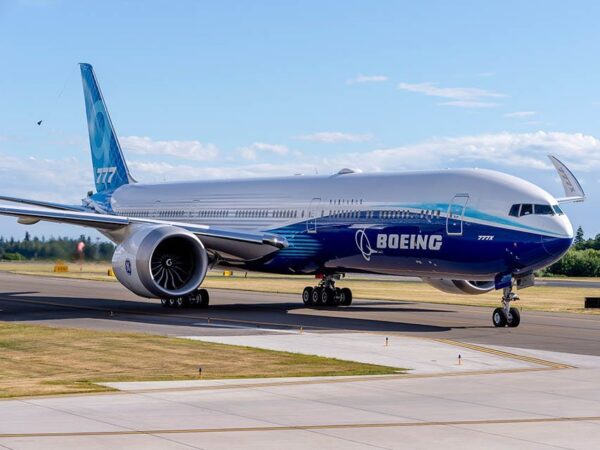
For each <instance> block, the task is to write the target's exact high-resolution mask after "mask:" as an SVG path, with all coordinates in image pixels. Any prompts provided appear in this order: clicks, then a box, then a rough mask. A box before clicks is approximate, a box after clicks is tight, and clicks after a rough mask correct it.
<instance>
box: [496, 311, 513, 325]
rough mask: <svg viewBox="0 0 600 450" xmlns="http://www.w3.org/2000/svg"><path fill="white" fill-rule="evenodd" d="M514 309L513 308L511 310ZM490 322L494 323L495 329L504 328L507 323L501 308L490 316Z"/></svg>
mask: <svg viewBox="0 0 600 450" xmlns="http://www.w3.org/2000/svg"><path fill="white" fill-rule="evenodd" d="M511 309H514V308H511ZM492 321H493V322H494V326H495V327H505V326H506V324H507V323H508V320H507V319H506V314H504V310H503V309H502V308H496V309H495V310H494V313H493V314H492Z"/></svg>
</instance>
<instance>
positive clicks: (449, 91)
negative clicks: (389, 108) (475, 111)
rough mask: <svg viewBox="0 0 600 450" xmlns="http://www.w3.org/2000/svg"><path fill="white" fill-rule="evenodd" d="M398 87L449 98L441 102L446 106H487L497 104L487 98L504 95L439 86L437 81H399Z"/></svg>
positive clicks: (482, 90)
mask: <svg viewBox="0 0 600 450" xmlns="http://www.w3.org/2000/svg"><path fill="white" fill-rule="evenodd" d="M398 89H400V90H403V91H409V92H416V93H419V94H424V95H427V96H429V97H440V98H446V99H449V101H447V102H443V103H441V104H442V105H447V106H460V107H463V108H489V107H494V106H498V103H496V102H491V101H488V100H487V99H498V98H502V97H505V95H504V94H500V93H498V92H493V91H488V90H485V89H479V88H468V87H439V86H438V84H437V83H431V82H425V83H400V84H399V85H398Z"/></svg>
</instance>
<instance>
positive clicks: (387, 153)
mask: <svg viewBox="0 0 600 450" xmlns="http://www.w3.org/2000/svg"><path fill="white" fill-rule="evenodd" d="M253 146H254V148H255V150H256V151H259V152H260V151H261V149H262V150H263V151H267V152H269V151H271V152H274V153H279V154H282V155H286V158H284V159H282V160H279V162H268V163H267V162H265V163H262V162H260V163H258V162H254V161H249V162H247V163H245V164H244V163H241V162H240V160H233V161H232V160H225V159H219V160H216V161H214V162H211V163H205V162H202V163H201V162H199V161H198V162H192V161H190V162H189V164H176V163H170V162H165V161H160V158H153V160H149V159H148V158H145V159H143V160H135V159H134V160H131V161H128V164H129V167H130V169H131V172H132V174H133V176H134V177H135V178H136V179H138V180H139V181H140V182H162V181H176V180H177V181H179V180H199V179H218V178H248V177H266V176H285V175H293V174H296V173H305V174H314V173H315V172H316V169H315V168H317V167H318V168H320V169H319V172H320V173H321V174H328V173H334V172H336V171H337V170H338V169H340V168H342V167H357V168H360V169H363V170H364V171H366V172H377V171H395V170H415V169H439V168H445V167H477V166H489V167H493V168H497V169H499V170H507V169H510V172H512V173H515V174H518V175H521V176H525V174H526V173H528V172H531V171H532V170H533V171H535V170H553V169H552V166H551V164H550V163H549V161H548V160H547V158H546V155H547V154H548V153H551V154H556V155H557V156H558V157H559V158H560V159H561V160H564V162H565V163H566V164H567V165H568V166H569V167H570V168H571V169H573V171H574V172H575V174H576V175H579V174H580V173H581V174H584V173H591V174H595V173H597V172H598V171H600V140H599V139H597V138H595V137H594V136H591V135H585V134H580V133H562V132H545V131H538V132H534V133H495V134H480V135H473V136H459V137H445V138H433V139H427V140H424V141H421V142H417V143H414V144H406V145H402V146H397V147H393V148H383V149H375V150H372V151H369V152H347V153H335V154H334V155H329V156H328V155H323V154H322V155H319V156H312V157H310V156H306V155H298V154H296V153H295V152H293V151H290V150H288V149H287V147H284V146H277V145H274V144H265V143H255V144H253ZM250 147H252V146H250ZM86 156H87V155H86ZM323 168H325V169H323ZM512 168H514V169H512ZM0 179H1V180H2V181H3V183H2V193H3V194H5V195H13V196H17V197H27V198H39V199H44V200H49V201H56V202H68V203H79V200H80V199H81V198H82V197H83V196H84V195H85V193H86V192H87V191H88V190H89V189H91V188H92V187H93V177H92V169H91V164H90V162H89V161H88V158H87V157H85V158H81V159H78V158H66V159H43V158H36V157H21V156H15V155H13V154H10V153H8V152H6V151H4V152H1V153H0Z"/></svg>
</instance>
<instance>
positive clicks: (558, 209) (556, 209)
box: [553, 205, 564, 216]
mask: <svg viewBox="0 0 600 450" xmlns="http://www.w3.org/2000/svg"><path fill="white" fill-rule="evenodd" d="M553 208H554V212H555V213H556V214H558V215H559V216H561V215H563V214H564V212H563V211H562V209H560V206H558V205H554V206H553Z"/></svg>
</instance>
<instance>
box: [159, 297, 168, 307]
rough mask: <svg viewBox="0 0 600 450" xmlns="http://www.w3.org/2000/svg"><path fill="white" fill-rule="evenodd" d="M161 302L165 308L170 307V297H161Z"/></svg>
mask: <svg viewBox="0 0 600 450" xmlns="http://www.w3.org/2000/svg"><path fill="white" fill-rule="evenodd" d="M160 304H161V306H162V307H163V308H168V307H169V299H166V298H161V299H160Z"/></svg>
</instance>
